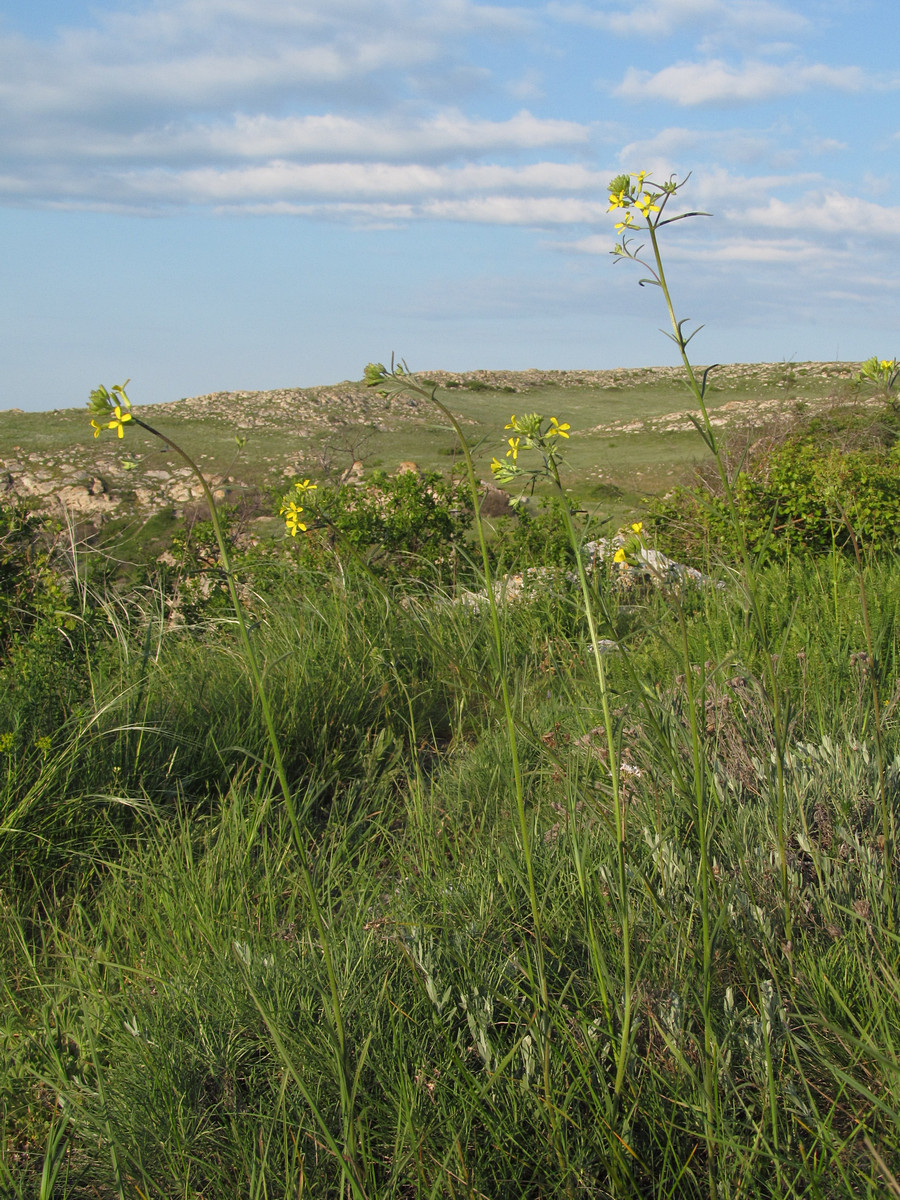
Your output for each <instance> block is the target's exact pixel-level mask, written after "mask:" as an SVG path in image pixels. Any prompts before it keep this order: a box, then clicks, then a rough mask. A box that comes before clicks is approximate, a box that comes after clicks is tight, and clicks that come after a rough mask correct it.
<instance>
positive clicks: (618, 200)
mask: <svg viewBox="0 0 900 1200" xmlns="http://www.w3.org/2000/svg"><path fill="white" fill-rule="evenodd" d="M626 195H627V193H626V191H625V189H624V188H623V189H622V191H621V192H615V193H612V192H611V193H610V197H609V208H608V209H607V210H606V211H607V212H612V211H613V209H615V208H627V207H628V205H629V204H630V203H631V197H630V196H629V197H628V199H626Z"/></svg>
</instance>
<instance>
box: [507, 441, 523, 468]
mask: <svg viewBox="0 0 900 1200" xmlns="http://www.w3.org/2000/svg"><path fill="white" fill-rule="evenodd" d="M521 440H522V439H521V438H510V439H509V449H508V450H507V452H506V457H507V458H511V459H512V460H513V462H515V461H516V459H517V458H518V456H519V442H520V441H521Z"/></svg>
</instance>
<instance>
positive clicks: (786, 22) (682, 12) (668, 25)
mask: <svg viewBox="0 0 900 1200" xmlns="http://www.w3.org/2000/svg"><path fill="white" fill-rule="evenodd" d="M548 11H549V12H550V14H551V15H552V16H554V17H556V18H557V19H558V20H561V21H570V22H573V23H574V24H578V25H587V26H590V27H592V28H594V29H603V30H607V31H609V32H610V33H615V34H619V35H620V36H623V37H651V38H663V37H670V36H671V35H672V34H674V33H677V32H678V31H679V30H681V29H685V28H688V29H689V28H691V27H694V26H696V27H699V28H700V29H701V30H703V32H704V33H705V35H706V36H707V37H710V36H711V34H715V33H718V32H722V31H728V32H731V33H739V34H744V35H746V34H748V33H759V34H762V35H763V36H765V37H766V38H767V39H769V38H771V37H772V35H773V34H778V33H788V34H796V33H802V32H804V31H805V30H806V29H807V28H808V27H809V21H808V19H807V18H806V17H804V16H803V15H802V14H800V13H798V12H795V11H793V10H792V9H789V8H785V7H784V6H783V5H780V4H771V3H768V0H650V2H648V0H635V2H634V3H632V5H631V7H616V8H612V9H607V10H604V9H598V8H589V7H588V6H587V5H585V4H580V3H574V4H566V3H551V4H550V6H549V10H548Z"/></svg>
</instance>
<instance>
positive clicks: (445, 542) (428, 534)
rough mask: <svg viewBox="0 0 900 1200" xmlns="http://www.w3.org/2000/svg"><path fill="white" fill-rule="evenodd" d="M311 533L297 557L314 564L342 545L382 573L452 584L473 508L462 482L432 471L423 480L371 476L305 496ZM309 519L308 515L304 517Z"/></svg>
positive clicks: (413, 475)
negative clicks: (312, 561)
mask: <svg viewBox="0 0 900 1200" xmlns="http://www.w3.org/2000/svg"><path fill="white" fill-rule="evenodd" d="M304 496H305V503H306V504H307V506H308V508H307V516H308V517H309V530H308V532H306V534H305V536H304V540H303V542H302V543H301V544H302V546H303V551H302V555H303V556H304V557H312V558H313V559H316V558H317V557H321V554H322V551H323V549H328V548H330V547H332V546H335V545H336V546H338V547H340V546H341V545H342V544H343V545H345V546H350V547H352V548H353V549H354V550H356V551H358V552H359V553H360V554H361V555H362V556H363V557H364V558H366V559H367V560H368V563H369V566H370V567H371V568H372V569H373V570H375V571H376V572H377V573H378V574H380V575H402V576H404V577H407V578H415V577H417V576H422V575H428V576H430V577H433V576H434V572H435V568H437V570H438V573H439V575H440V577H441V578H446V579H448V580H449V579H451V578H453V577H455V575H456V574H457V573H458V570H459V567H460V552H461V550H462V548H463V545H464V542H465V539H466V534H467V532H468V530H469V527H470V526H471V524H472V517H473V512H472V502H471V498H470V497H469V495H468V489H467V488H466V487H465V486H463V485H462V484H461V483H460V481H459V480H456V479H444V478H443V477H442V476H441V475H440V474H439V473H437V472H436V471H426V472H424V473H422V474H421V475H420V474H418V473H417V472H415V471H404V472H402V473H401V474H399V475H388V474H387V473H386V472H385V471H373V472H372V474H371V475H370V476H369V478H368V479H367V480H366V481H365V482H364V483H362V484H352V483H344V484H340V485H339V486H338V487H328V486H322V485H320V486H318V487H317V488H316V489H315V490H313V489H312V488H310V489H309V491H308V492H305V493H304ZM304 519H306V517H305V518H304Z"/></svg>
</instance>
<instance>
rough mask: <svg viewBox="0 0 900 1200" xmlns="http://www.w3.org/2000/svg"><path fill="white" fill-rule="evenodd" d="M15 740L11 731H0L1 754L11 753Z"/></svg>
mask: <svg viewBox="0 0 900 1200" xmlns="http://www.w3.org/2000/svg"><path fill="white" fill-rule="evenodd" d="M15 740H16V739H15V737H14V735H13V734H11V733H0V754H9V752H10V750H12V748H13V743H14V742H15Z"/></svg>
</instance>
